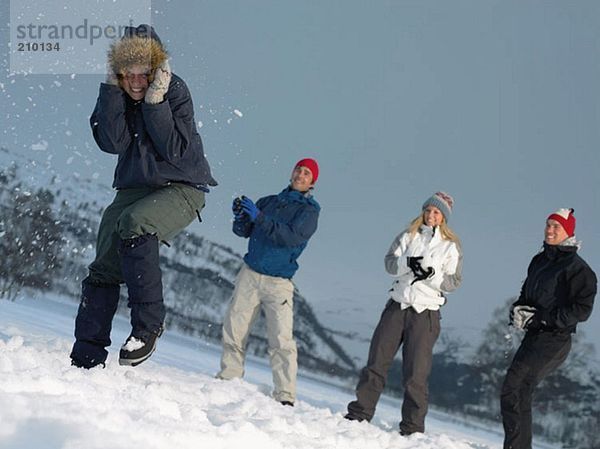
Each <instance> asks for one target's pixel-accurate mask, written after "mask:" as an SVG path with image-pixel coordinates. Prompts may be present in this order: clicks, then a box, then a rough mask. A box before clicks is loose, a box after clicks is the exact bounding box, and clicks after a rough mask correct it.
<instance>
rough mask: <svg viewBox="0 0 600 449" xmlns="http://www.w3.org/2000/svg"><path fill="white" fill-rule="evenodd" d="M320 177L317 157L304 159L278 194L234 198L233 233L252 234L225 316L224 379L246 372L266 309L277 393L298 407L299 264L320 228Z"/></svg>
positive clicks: (241, 235)
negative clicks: (252, 338) (255, 328)
mask: <svg viewBox="0 0 600 449" xmlns="http://www.w3.org/2000/svg"><path fill="white" fill-rule="evenodd" d="M318 176H319V166H318V164H317V161H315V160H314V159H302V160H300V161H298V162H297V163H296V165H295V166H294V170H293V171H292V175H291V179H290V185H289V186H288V187H286V188H285V189H284V190H283V191H282V192H281V193H279V194H278V195H270V196H266V197H264V198H261V199H259V200H258V201H257V202H256V204H254V202H253V201H252V200H251V199H250V198H247V197H245V196H243V197H241V198H236V199H235V200H234V201H233V208H232V209H233V214H234V218H235V219H234V222H233V232H234V233H235V234H236V235H238V236H240V237H244V238H249V242H248V252H247V253H246V255H245V256H244V262H245V263H244V265H243V267H242V269H241V270H240V272H239V274H238V277H237V279H236V282H235V289H234V292H233V298H232V300H231V303H230V305H229V308H228V310H227V313H226V315H225V319H224V320H223V355H222V357H221V371H220V372H219V374H217V377H218V378H220V379H226V380H228V379H233V378H236V377H242V376H243V375H244V359H245V351H246V343H247V341H248V335H249V333H250V328H251V326H252V322H253V321H254V319H255V318H256V317H257V316H258V313H259V311H260V309H261V308H262V310H263V312H264V314H265V318H266V322H267V338H268V343H269V356H270V359H271V368H272V370H273V384H274V391H273V397H274V398H275V399H276V400H277V401H279V402H281V403H282V404H283V405H292V406H293V405H294V401H295V400H296V373H297V371H298V362H297V350H296V342H295V341H294V336H293V333H292V330H293V321H294V318H293V298H294V284H293V283H292V281H291V279H292V276H293V275H294V273H295V272H296V270H297V269H298V263H297V262H296V261H297V259H298V257H299V256H300V254H301V253H302V251H303V250H304V248H305V247H306V245H307V243H308V240H309V239H310V237H311V236H312V235H313V234H314V232H315V231H316V230H317V221H318V218H319V211H320V210H321V208H320V206H319V204H318V203H317V202H316V201H315V199H314V198H313V197H312V195H311V190H312V188H313V186H314V184H315V182H316V180H317V178H318Z"/></svg>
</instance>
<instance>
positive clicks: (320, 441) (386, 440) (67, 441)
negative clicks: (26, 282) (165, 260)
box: [0, 298, 501, 449]
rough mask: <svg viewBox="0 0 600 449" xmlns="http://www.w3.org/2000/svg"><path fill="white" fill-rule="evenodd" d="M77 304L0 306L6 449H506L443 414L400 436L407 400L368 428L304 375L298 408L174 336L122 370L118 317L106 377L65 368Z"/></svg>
mask: <svg viewBox="0 0 600 449" xmlns="http://www.w3.org/2000/svg"><path fill="white" fill-rule="evenodd" d="M75 313H76V307H75V305H74V304H73V303H72V302H67V301H61V300H60V299H58V298H52V299H48V298H45V299H43V300H32V299H23V300H19V301H17V302H15V303H11V302H7V301H0V378H1V379H2V380H1V382H0V447H1V448H6V449H38V448H42V447H43V448H44V449H75V448H77V449H79V448H84V447H85V448H86V449H95V448H98V449H99V448H111V449H120V448H127V449H130V448H131V447H144V448H145V449H153V448H175V449H186V448H195V449H197V448H210V449H219V448H244V449H252V448H260V449H271V448H273V449H275V448H286V449H300V448H302V449H320V448H323V449H331V448H340V449H341V448H343V449H351V448H357V449H383V448H398V449H403V448H416V449H429V448H431V449H434V448H435V449H472V448H473V447H475V448H479V449H486V448H490V449H498V448H500V447H501V436H500V434H499V433H498V432H497V431H494V430H483V429H479V430H478V429H476V428H468V427H466V426H463V425H459V424H457V423H453V422H452V421H451V420H448V418H447V417H444V416H443V415H441V414H436V413H431V414H430V416H428V421H427V426H428V432H427V434H420V435H412V436H410V437H408V438H406V437H401V436H400V435H399V434H398V432H397V421H398V418H399V408H400V406H399V402H398V401H396V400H392V399H389V398H384V400H383V401H382V403H381V404H380V407H379V408H378V411H377V415H376V418H375V420H374V422H373V423H372V424H368V423H356V422H349V421H346V420H344V419H343V417H342V414H343V412H344V410H345V405H346V404H347V402H348V401H349V400H351V399H352V396H351V393H349V392H348V391H344V390H343V389H342V388H340V387H336V386H333V385H328V384H326V383H324V382H320V381H318V380H315V379H312V378H309V377H306V376H301V377H300V378H299V382H298V391H299V398H298V399H299V400H298V402H297V403H296V407H294V408H291V407H284V406H282V405H280V404H279V403H278V402H276V401H274V400H273V399H272V398H271V397H270V396H269V394H270V389H271V374H270V370H269V368H268V366H267V365H265V363H264V361H262V360H260V359H254V358H252V359H250V360H248V363H247V373H246V378H245V380H234V381H222V380H217V379H215V378H214V377H213V376H214V373H215V372H216V371H217V369H218V366H219V355H220V354H219V348H217V347H215V346H213V345H209V344H206V343H202V342H199V341H197V340H192V339H189V338H187V337H185V336H181V335H178V334H176V333H174V332H168V331H167V332H166V334H165V335H164V336H163V338H161V340H160V341H159V346H158V349H157V352H156V353H155V354H154V355H153V357H152V358H151V359H150V360H149V361H147V362H145V363H143V364H142V365H140V366H138V367H135V368H132V367H121V366H119V364H118V361H117V356H118V347H119V345H120V344H121V342H122V341H124V339H125V338H126V336H127V334H128V331H129V325H128V323H127V322H126V320H124V319H122V318H120V317H117V319H116V320H115V326H114V329H113V346H112V347H111V355H110V356H109V360H108V364H107V367H106V369H100V368H95V369H92V370H89V371H87V370H81V369H77V368H73V367H71V366H70V364H69V358H68V353H69V351H70V348H71V344H72V329H73V318H74V316H75Z"/></svg>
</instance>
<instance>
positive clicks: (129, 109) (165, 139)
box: [90, 75, 217, 189]
mask: <svg viewBox="0 0 600 449" xmlns="http://www.w3.org/2000/svg"><path fill="white" fill-rule="evenodd" d="M90 124H91V126H92V132H93V135H94V139H95V140H96V143H97V144H98V146H99V147H100V149H101V150H102V151H105V152H106V153H112V154H118V155H119V159H118V162H117V168H116V169H115V178H114V182H113V187H115V188H117V189H126V188H133V187H146V186H164V185H167V184H168V183H170V182H182V183H186V184H191V185H205V186H206V185H210V186H214V185H217V182H216V181H215V180H214V179H213V177H212V175H211V173H210V167H209V165H208V162H207V161H206V159H205V156H204V150H203V147H202V140H201V139H200V135H199V134H198V131H197V130H196V122H195V120H194V107H193V105H192V98H191V95H190V92H189V90H188V88H187V86H186V85H185V83H184V82H183V80H182V79H181V78H179V77H178V76H177V75H173V76H172V79H171V83H170V84H169V90H168V91H167V93H166V95H165V100H164V101H163V102H161V103H158V104H146V103H144V102H143V101H134V100H132V99H131V97H129V95H127V94H126V93H125V92H124V91H123V90H122V89H121V88H120V87H118V86H113V85H110V84H104V83H102V84H101V85H100V93H99V96H98V100H97V102H96V108H95V109H94V112H93V114H92V116H91V118H90Z"/></svg>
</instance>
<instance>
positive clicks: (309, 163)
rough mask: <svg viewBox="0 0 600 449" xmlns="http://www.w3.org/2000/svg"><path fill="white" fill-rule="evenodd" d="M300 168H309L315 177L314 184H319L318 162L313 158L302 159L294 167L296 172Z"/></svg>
mask: <svg viewBox="0 0 600 449" xmlns="http://www.w3.org/2000/svg"><path fill="white" fill-rule="evenodd" d="M298 167H306V168H308V169H309V170H310V172H311V173H312V176H313V180H312V183H313V184H314V183H315V182H317V178H318V177H319V164H317V161H315V160H314V159H311V158H306V159H301V160H299V161H298V162H297V163H296V165H294V170H295V169H296V168H298Z"/></svg>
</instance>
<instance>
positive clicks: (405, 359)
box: [348, 299, 440, 433]
mask: <svg viewBox="0 0 600 449" xmlns="http://www.w3.org/2000/svg"><path fill="white" fill-rule="evenodd" d="M439 334H440V312H439V311H437V310H425V311H423V312H421V313H417V312H416V311H415V309H413V308H412V307H409V308H407V309H404V310H402V308H401V306H400V303H398V302H396V301H393V300H391V299H390V300H389V301H388V303H387V305H386V307H385V310H384V311H383V313H382V314H381V318H380V319H379V324H378V325H377V327H376V328H375V332H374V333H373V338H372V339H371V346H370V348H369V360H368V361H367V366H365V367H364V368H363V370H362V371H361V374H360V379H359V381H358V385H357V386H356V401H352V402H351V403H350V404H348V413H349V414H350V415H353V416H355V417H357V418H360V419H366V420H368V421H370V420H371V418H373V415H374V414H375V407H376V405H377V402H378V401H379V397H380V396H381V393H382V392H383V388H384V387H385V382H386V379H387V375H388V371H389V369H390V366H391V364H392V361H393V359H394V356H395V355H396V353H397V352H398V349H399V348H400V345H402V377H403V385H404V401H403V402H402V422H401V423H400V429H401V430H403V431H405V432H408V433H412V432H423V431H424V430H425V415H426V414H427V407H428V402H429V387H428V382H429V374H430V372H431V364H432V359H433V345H434V344H435V342H436V340H437V338H438V336H439Z"/></svg>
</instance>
